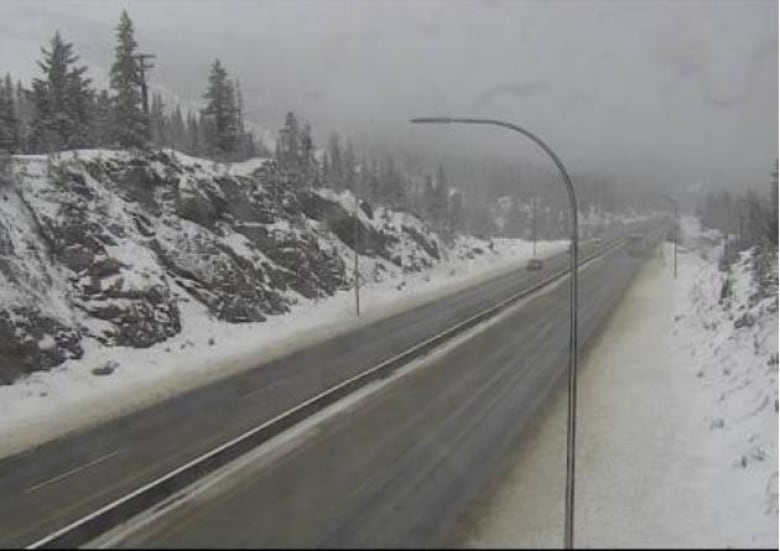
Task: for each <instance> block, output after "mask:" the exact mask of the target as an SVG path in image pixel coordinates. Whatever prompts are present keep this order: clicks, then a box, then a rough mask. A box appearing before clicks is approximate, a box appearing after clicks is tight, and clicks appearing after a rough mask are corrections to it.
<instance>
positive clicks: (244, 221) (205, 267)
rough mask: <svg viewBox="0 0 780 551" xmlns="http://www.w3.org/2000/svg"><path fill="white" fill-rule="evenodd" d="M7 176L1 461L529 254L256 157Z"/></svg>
mask: <svg viewBox="0 0 780 551" xmlns="http://www.w3.org/2000/svg"><path fill="white" fill-rule="evenodd" d="M13 173H14V178H13V181H11V182H7V183H5V184H2V187H0V289H1V290H0V293H2V294H1V295H0V298H1V299H2V302H1V303H0V383H6V384H5V386H4V385H3V384H0V420H2V422H0V433H2V436H0V440H2V441H3V443H4V445H3V449H2V450H0V454H4V453H8V452H9V450H11V449H12V448H14V447H17V448H18V446H20V445H22V442H26V443H30V442H32V441H40V440H41V439H43V438H44V433H45V434H47V435H49V436H52V435H54V434H56V433H58V432H61V431H62V430H66V429H67V428H72V427H75V426H79V425H81V424H83V422H85V419H86V418H89V420H94V418H96V417H105V416H110V415H113V414H117V413H118V412H119V411H125V410H127V409H128V408H135V407H140V406H141V405H143V404H144V403H148V402H150V401H155V400H158V399H160V398H161V397H164V396H166V395H170V394H173V393H176V392H181V391H183V390H184V389H186V388H190V387H192V386H194V385H197V384H202V383H203V382H205V381H207V380H210V379H212V378H214V377H220V376H224V375H225V374H227V373H229V372H231V371H232V370H236V369H242V368H245V367H247V366H249V365H250V364H251V365H254V364H256V363H257V361H258V358H262V359H267V358H269V357H271V356H273V355H275V354H279V353H282V352H283V351H284V350H287V349H289V348H290V347H292V346H295V347H297V346H303V345H304V344H305V343H306V342H308V341H309V340H311V339H317V338H321V337H322V335H323V334H325V333H327V332H332V331H338V330H344V328H345V327H348V326H350V324H356V323H364V322H366V321H367V320H371V319H374V318H376V317H379V316H383V315H387V314H388V313H389V312H392V311H394V310H395V309H398V308H405V307H409V306H410V305H411V304H412V303H413V302H419V301H420V300H430V299H431V298H433V297H435V296H436V295H437V294H441V293H445V292H451V291H452V290H453V289H455V288H457V287H458V286H460V285H464V284H467V283H470V284H473V283H474V282H475V280H474V278H475V277H480V276H484V275H485V274H487V273H488V272H490V273H496V271H497V270H498V271H500V270H504V269H509V268H510V267H516V266H517V263H518V261H522V260H523V259H526V258H529V257H530V256H531V254H532V253H531V251H532V245H531V243H528V242H525V241H522V240H514V239H495V240H484V239H478V238H475V237H470V236H463V235H461V236H458V237H457V238H455V239H454V240H451V241H447V242H445V241H443V240H442V239H440V238H439V236H438V235H437V234H436V233H435V232H433V231H431V229H430V228H429V227H428V225H427V224H426V223H425V222H423V221H422V220H420V219H419V218H417V217H415V216H412V215H410V214H408V213H401V212H395V211H392V210H389V209H387V208H385V207H381V206H378V207H372V206H371V205H369V204H367V203H365V202H361V204H360V206H359V207H358V206H357V205H356V202H355V197H354V196H353V195H352V194H351V193H349V192H342V193H336V192H334V191H332V190H330V189H325V188H322V189H314V190H312V189H308V190H303V189H290V188H289V186H286V185H285V182H284V178H283V175H282V174H281V173H280V172H279V171H278V169H277V167H276V165H275V163H273V162H271V161H267V160H262V159H255V160H251V161H247V162H243V163H233V164H216V163H213V162H211V161H204V160H202V159H196V158H192V157H188V156H186V155H183V154H180V153H177V152H173V151H163V152H153V153H149V154H144V155H131V154H129V153H126V152H112V151H97V150H95V151H85V150H82V151H78V152H66V153H61V154H58V155H56V156H53V157H52V158H50V159H47V158H46V157H45V156H18V157H15V158H14V162H13ZM355 213H357V224H355V222H356V220H355ZM356 234H357V249H358V252H359V253H360V254H359V272H360V278H361V291H362V292H361V306H362V308H361V310H362V316H361V318H360V319H359V320H355V316H354V303H353V300H354V299H353V293H352V287H353V286H352V281H353V261H354V249H353V246H354V244H355V235H356ZM537 245H538V247H537V248H538V254H540V255H545V254H549V253H551V252H554V251H556V250H562V249H563V248H564V247H565V242H563V241H561V242H540V243H538V244H537ZM410 301H411V302H410ZM8 383H13V384H8ZM42 431H43V432H42Z"/></svg>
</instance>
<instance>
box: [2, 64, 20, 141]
mask: <svg viewBox="0 0 780 551" xmlns="http://www.w3.org/2000/svg"><path fill="white" fill-rule="evenodd" d="M19 149H20V144H19V121H18V117H17V115H16V106H15V105H14V86H13V83H12V82H11V75H6V77H5V82H4V83H3V84H0V151H4V152H6V153H14V152H18V151H19Z"/></svg>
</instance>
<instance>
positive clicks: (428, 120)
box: [410, 117, 453, 124]
mask: <svg viewBox="0 0 780 551" xmlns="http://www.w3.org/2000/svg"><path fill="white" fill-rule="evenodd" d="M410 122H411V123H412V124H449V123H451V122H453V120H452V118H451V117H418V118H416V119H412V120H411V121H410Z"/></svg>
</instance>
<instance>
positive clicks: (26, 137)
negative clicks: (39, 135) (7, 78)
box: [14, 80, 33, 152]
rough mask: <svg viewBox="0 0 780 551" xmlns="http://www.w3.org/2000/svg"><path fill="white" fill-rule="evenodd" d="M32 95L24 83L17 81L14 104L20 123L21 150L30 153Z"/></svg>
mask: <svg viewBox="0 0 780 551" xmlns="http://www.w3.org/2000/svg"><path fill="white" fill-rule="evenodd" d="M31 96H32V94H31V93H30V91H29V90H26V89H25V88H24V87H23V86H22V81H20V80H18V81H16V92H15V99H14V102H15V103H14V104H15V107H16V116H17V121H18V123H19V150H20V151H23V152H29V151H30V125H31V124H32V115H33V105H32V99H31Z"/></svg>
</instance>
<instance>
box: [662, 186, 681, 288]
mask: <svg viewBox="0 0 780 551" xmlns="http://www.w3.org/2000/svg"><path fill="white" fill-rule="evenodd" d="M661 198H662V199H664V200H666V201H669V203H671V205H672V209H673V210H674V220H673V221H672V239H673V240H674V278H675V279H677V223H678V220H679V218H680V206H679V205H678V204H677V201H675V200H674V199H672V197H671V196H669V195H666V194H662V195H661Z"/></svg>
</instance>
